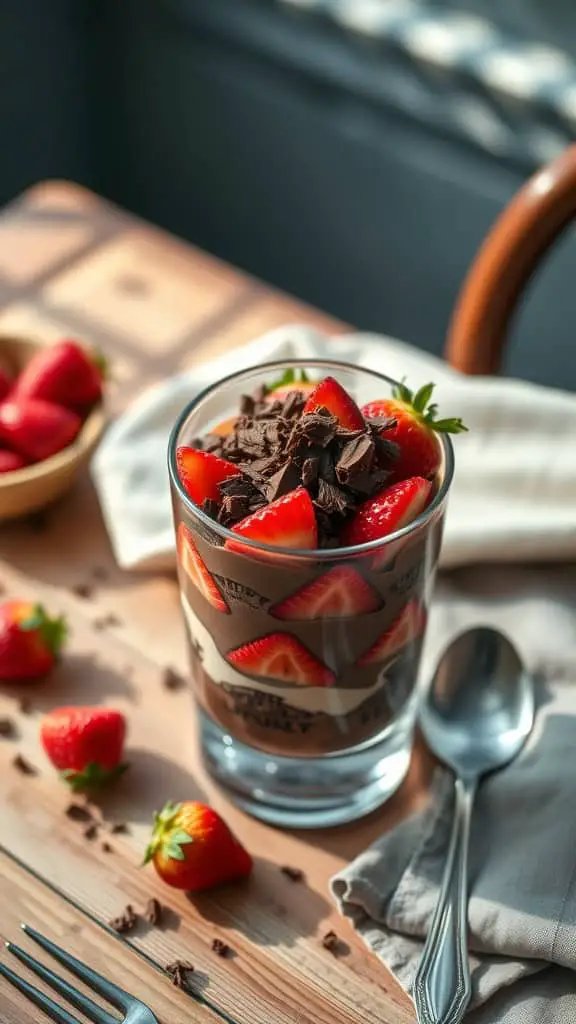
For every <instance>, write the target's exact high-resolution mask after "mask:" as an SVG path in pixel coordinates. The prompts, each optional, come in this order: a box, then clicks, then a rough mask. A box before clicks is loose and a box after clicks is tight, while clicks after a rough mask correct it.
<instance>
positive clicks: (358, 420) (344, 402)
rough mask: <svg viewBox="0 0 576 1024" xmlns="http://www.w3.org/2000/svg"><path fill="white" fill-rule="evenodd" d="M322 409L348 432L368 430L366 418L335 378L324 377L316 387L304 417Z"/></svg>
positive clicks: (304, 411) (309, 399)
mask: <svg viewBox="0 0 576 1024" xmlns="http://www.w3.org/2000/svg"><path fill="white" fill-rule="evenodd" d="M322 408H323V409H327V410H328V412H331V413H332V415H333V416H335V417H336V419H337V420H338V422H339V423H340V425H341V426H342V427H345V428H346V430H365V429H366V424H365V422H364V417H363V416H362V413H361V412H360V409H359V408H358V406H357V405H356V402H355V401H354V399H353V398H351V397H350V395H349V394H348V392H347V391H345V390H344V388H343V387H342V385H341V384H339V383H338V381H337V380H335V379H334V377H324V380H321V381H320V383H319V384H317V385H316V387H315V388H314V390H313V391H312V393H311V394H310V396H309V397H308V400H307V402H306V405H305V406H304V409H303V411H302V415H303V416H305V415H306V413H309V412H316V411H317V410H318V409H322Z"/></svg>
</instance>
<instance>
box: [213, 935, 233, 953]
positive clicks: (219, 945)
mask: <svg viewBox="0 0 576 1024" xmlns="http://www.w3.org/2000/svg"><path fill="white" fill-rule="evenodd" d="M211 949H212V952H213V953H216V955H217V956H230V955H231V953H232V947H231V946H229V945H228V943H227V942H223V941H222V939H212V946H211Z"/></svg>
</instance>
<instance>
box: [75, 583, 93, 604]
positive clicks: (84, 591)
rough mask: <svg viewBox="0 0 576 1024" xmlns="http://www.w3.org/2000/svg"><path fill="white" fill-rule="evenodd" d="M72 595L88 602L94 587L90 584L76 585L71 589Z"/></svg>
mask: <svg viewBox="0 0 576 1024" xmlns="http://www.w3.org/2000/svg"><path fill="white" fill-rule="evenodd" d="M72 593H73V594H76V597H81V598H82V599H83V600H84V601H90V600H91V598H93V597H94V587H92V586H91V585H90V583H76V585H75V586H73V587H72Z"/></svg>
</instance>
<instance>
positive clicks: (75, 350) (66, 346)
mask: <svg viewBox="0 0 576 1024" xmlns="http://www.w3.org/2000/svg"><path fill="white" fill-rule="evenodd" d="M105 371H106V362H105V360H104V358H103V356H101V355H100V354H99V353H98V354H97V353H88V352H87V351H86V350H85V349H83V348H82V346H81V345H79V344H78V342H76V341H69V340H67V339H66V340H64V341H60V342H58V344H56V345H50V346H46V348H41V349H40V351H38V352H37V353H36V354H35V355H34V356H32V359H31V360H30V362H29V363H28V364H27V366H25V367H24V369H23V370H22V373H21V374H20V376H19V378H18V380H17V382H16V388H15V392H16V396H17V397H18V398H41V399H43V401H45V402H54V403H55V404H56V405H62V406H64V408H65V409H72V410H74V411H76V412H81V411H85V410H86V409H89V408H90V406H92V405H95V404H96V402H98V401H100V399H101V398H102V380H103V378H104V374H105Z"/></svg>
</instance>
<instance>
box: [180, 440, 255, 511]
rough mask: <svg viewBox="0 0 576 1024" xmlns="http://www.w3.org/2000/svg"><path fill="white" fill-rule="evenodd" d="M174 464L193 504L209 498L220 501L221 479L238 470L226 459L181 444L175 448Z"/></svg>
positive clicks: (235, 473)
mask: <svg viewBox="0 0 576 1024" xmlns="http://www.w3.org/2000/svg"><path fill="white" fill-rule="evenodd" d="M176 465H177V466H178V476H179V477H180V482H181V484H182V486H183V488H184V490H185V491H186V494H187V495H188V497H189V498H192V501H193V502H194V504H195V505H199V506H201V505H202V503H203V502H204V501H205V500H206V499H207V498H210V499H211V500H212V501H220V497H221V495H220V487H219V485H220V484H221V483H222V481H223V480H227V479H228V477H231V476H238V475H239V474H240V470H239V469H238V466H234V465H233V464H232V463H231V462H227V461H226V459H221V458H220V457H219V456H218V455H213V454H212V453H211V452H200V451H198V449H197V448H187V447H186V446H184V445H182V446H181V447H180V448H177V449H176Z"/></svg>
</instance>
